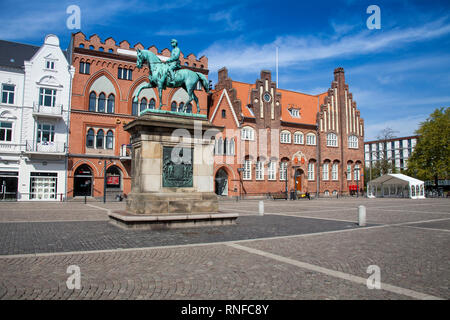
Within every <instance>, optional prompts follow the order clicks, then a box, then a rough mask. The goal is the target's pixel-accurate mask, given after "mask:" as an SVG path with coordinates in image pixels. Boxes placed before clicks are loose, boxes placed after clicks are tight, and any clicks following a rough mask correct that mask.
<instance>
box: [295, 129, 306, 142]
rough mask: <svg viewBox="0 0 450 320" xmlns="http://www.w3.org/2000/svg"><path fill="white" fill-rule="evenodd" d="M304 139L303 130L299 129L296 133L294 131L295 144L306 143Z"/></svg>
mask: <svg viewBox="0 0 450 320" xmlns="http://www.w3.org/2000/svg"><path fill="white" fill-rule="evenodd" d="M303 139H304V135H303V133H302V132H300V131H297V132H296V133H294V144H304V143H305V142H304V141H303Z"/></svg>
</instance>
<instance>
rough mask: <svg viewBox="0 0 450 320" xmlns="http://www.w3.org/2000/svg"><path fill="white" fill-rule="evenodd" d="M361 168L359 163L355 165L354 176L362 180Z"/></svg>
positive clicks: (356, 179) (357, 179)
mask: <svg viewBox="0 0 450 320" xmlns="http://www.w3.org/2000/svg"><path fill="white" fill-rule="evenodd" d="M360 168H361V167H360V166H359V164H355V167H354V169H353V176H354V177H355V181H361V169H360ZM357 169H358V170H357Z"/></svg>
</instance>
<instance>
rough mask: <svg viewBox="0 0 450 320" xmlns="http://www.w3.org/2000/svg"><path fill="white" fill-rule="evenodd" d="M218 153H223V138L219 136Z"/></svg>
mask: <svg viewBox="0 0 450 320" xmlns="http://www.w3.org/2000/svg"><path fill="white" fill-rule="evenodd" d="M217 154H218V155H223V139H222V138H219V145H218V152H217Z"/></svg>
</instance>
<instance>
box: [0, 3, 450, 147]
mask: <svg viewBox="0 0 450 320" xmlns="http://www.w3.org/2000/svg"><path fill="white" fill-rule="evenodd" d="M2 2H3V4H2V10H1V12H0V19H1V21H2V28H1V30H0V39H4V40H11V41H18V42H24V43H30V44H36V45H41V44H42V42H43V39H44V36H45V34H48V33H53V34H56V35H58V36H59V37H60V40H61V46H62V47H63V48H67V46H68V43H69V39H70V34H71V32H72V31H78V30H68V29H67V27H66V20H67V18H68V16H69V15H68V14H67V13H66V8H67V7H68V6H69V5H73V4H74V5H78V6H79V7H80V9H81V31H82V32H84V33H85V34H86V35H87V36H90V35H92V34H94V33H96V34H98V35H99V36H100V38H102V39H106V38H108V37H112V38H114V39H115V40H116V41H117V42H120V41H122V40H127V41H128V42H130V43H131V44H132V45H134V44H135V43H137V42H141V43H142V44H143V45H144V46H146V47H149V46H151V45H155V46H156V47H158V48H159V49H161V50H162V49H163V48H165V47H169V45H170V39H171V38H172V37H175V38H177V39H178V41H179V44H180V47H181V50H182V51H183V53H185V54H186V55H187V54H189V53H194V54H195V55H197V57H200V56H201V55H206V56H207V57H208V58H209V68H210V79H211V80H212V81H213V82H214V83H215V82H216V81H217V70H218V69H220V68H221V67H223V66H226V67H227V68H228V70H229V74H230V76H231V77H232V78H233V79H234V80H238V81H244V82H250V83H253V82H254V81H255V80H256V79H257V78H258V77H259V72H260V70H261V69H269V70H272V71H273V78H274V79H275V48H276V47H279V87H280V88H283V89H290V90H295V91H301V92H304V93H310V94H317V93H320V92H324V91H326V90H327V88H328V87H329V86H330V83H331V81H332V79H333V70H334V69H335V68H336V67H344V69H345V74H346V80H347V82H348V84H349V86H350V91H351V92H352V93H353V96H354V99H355V100H356V102H357V104H358V108H359V109H360V111H361V115H362V117H363V118H364V120H365V126H366V137H365V138H366V140H369V139H373V138H376V136H377V135H378V134H379V132H380V131H381V130H382V129H384V128H386V127H388V126H389V127H391V128H393V129H394V130H396V131H397V133H396V134H397V136H404V135H410V134H413V133H414V130H415V129H417V127H418V124H419V123H420V122H421V121H423V120H425V119H426V118H427V117H428V115H429V114H430V113H431V112H432V111H433V110H434V109H435V108H438V107H444V106H446V107H448V106H450V2H449V1H448V0H447V1H400V0H390V1H379V0H371V1H364V0H346V1H344V0H343V1H338V0H335V1H292V2H287V1H261V0H259V1H200V0H195V1H189V0H182V1H178V0H175V1H163V0H159V1H153V0H151V1H143V0H141V1H135V0H110V1H105V2H98V1H95V2H94V1H76V0H71V1H33V2H29V1H8V2H6V1H2ZM372 4H375V5H378V6H379V7H380V9H381V29H379V30H376V29H374V30H369V29H368V28H367V27H366V20H367V18H368V17H369V14H367V13H366V9H367V7H368V6H369V5H372Z"/></svg>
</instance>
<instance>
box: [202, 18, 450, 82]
mask: <svg viewBox="0 0 450 320" xmlns="http://www.w3.org/2000/svg"><path fill="white" fill-rule="evenodd" d="M447 34H450V24H449V23H448V22H447V21H446V19H444V18H442V19H439V20H437V21H434V22H432V23H428V24H425V25H422V26H419V27H412V28H407V29H398V28H397V29H391V30H382V31H380V32H376V33H374V32H370V31H369V30H363V31H361V32H360V33H358V34H353V35H347V36H342V37H337V38H320V37H314V36H281V37H278V38H276V39H275V40H274V41H273V42H271V43H266V44H255V43H246V41H245V39H244V38H243V37H239V38H237V39H234V40H231V41H218V42H216V43H214V44H212V45H211V46H210V47H209V48H207V49H205V50H204V51H203V52H202V53H201V55H203V54H204V55H206V56H208V59H209V67H210V69H211V70H213V71H217V70H218V69H219V68H221V67H223V66H227V67H228V68H229V69H230V70H233V71H235V72H240V73H243V74H246V73H254V72H256V71H257V70H260V69H261V68H270V67H271V66H274V64H275V48H276V47H277V46H278V47H279V64H280V66H284V67H288V66H296V67H297V66H299V65H300V66H301V65H302V64H305V63H306V62H308V63H310V62H311V61H316V60H323V59H330V58H336V57H342V56H357V55H361V54H367V53H373V52H380V51H383V50H391V49H393V48H395V47H398V46H401V45H404V44H407V43H412V42H423V41H427V40H430V39H434V38H437V37H440V36H443V35H447Z"/></svg>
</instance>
